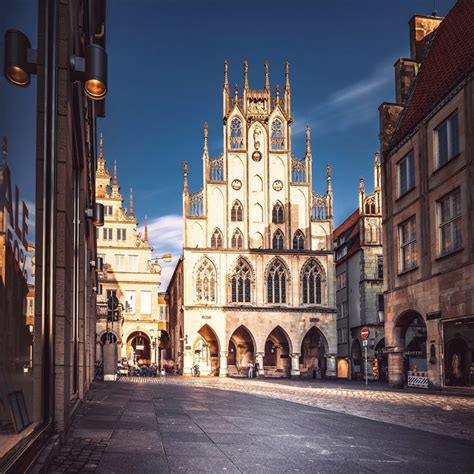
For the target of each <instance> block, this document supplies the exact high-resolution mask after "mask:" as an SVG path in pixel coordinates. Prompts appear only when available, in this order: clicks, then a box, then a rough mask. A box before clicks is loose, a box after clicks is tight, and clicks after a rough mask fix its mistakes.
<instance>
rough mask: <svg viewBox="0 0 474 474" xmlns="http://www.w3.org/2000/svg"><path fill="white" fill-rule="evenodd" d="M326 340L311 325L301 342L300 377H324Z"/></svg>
mask: <svg viewBox="0 0 474 474" xmlns="http://www.w3.org/2000/svg"><path fill="white" fill-rule="evenodd" d="M326 348H327V341H326V338H325V337H324V335H323V334H322V333H321V331H320V330H319V329H318V328H316V327H315V326H313V327H312V328H311V329H310V330H309V331H308V332H307V333H306V335H305V337H304V338H303V342H302V343H301V356H300V374H301V376H302V377H311V378H312V377H322V378H323V377H324V376H325V374H326V358H325V354H326Z"/></svg>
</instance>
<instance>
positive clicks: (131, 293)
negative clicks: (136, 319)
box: [125, 290, 137, 314]
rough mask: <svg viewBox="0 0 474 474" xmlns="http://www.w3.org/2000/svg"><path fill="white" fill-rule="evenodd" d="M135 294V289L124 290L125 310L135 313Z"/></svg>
mask: <svg viewBox="0 0 474 474" xmlns="http://www.w3.org/2000/svg"><path fill="white" fill-rule="evenodd" d="M136 298H137V296H136V291H135V290H125V312H126V313H127V314H135V311H136V302H137V299H136Z"/></svg>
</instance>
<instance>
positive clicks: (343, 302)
mask: <svg viewBox="0 0 474 474" xmlns="http://www.w3.org/2000/svg"><path fill="white" fill-rule="evenodd" d="M381 185H382V183H381V167H380V160H379V155H378V153H376V154H375V160H374V192H373V193H368V192H366V189H365V184H364V179H363V178H361V179H360V182H359V207H358V208H357V209H356V210H355V211H354V212H353V213H352V214H351V215H350V216H349V217H348V218H347V219H345V221H344V222H343V223H342V224H341V225H340V226H339V227H337V229H335V230H334V232H333V238H334V250H335V252H336V305H337V353H338V364H337V365H338V371H337V374H338V377H339V378H352V379H360V378H362V377H363V374H364V372H365V358H364V349H363V340H362V338H361V336H360V331H361V329H362V328H363V327H367V328H369V339H368V366H367V373H368V376H369V377H370V378H371V379H372V378H374V376H373V367H374V366H375V367H377V369H378V370H377V369H376V370H375V372H376V373H377V372H378V373H379V374H380V375H382V376H384V374H385V373H386V370H385V368H386V357H385V356H384V354H383V347H384V343H385V341H384V331H383V255H382V192H381V190H382V189H381ZM376 378H378V377H377V375H376Z"/></svg>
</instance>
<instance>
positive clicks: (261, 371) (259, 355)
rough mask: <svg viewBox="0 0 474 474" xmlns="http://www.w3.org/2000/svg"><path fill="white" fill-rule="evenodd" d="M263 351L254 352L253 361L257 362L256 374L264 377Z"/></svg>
mask: <svg viewBox="0 0 474 474" xmlns="http://www.w3.org/2000/svg"><path fill="white" fill-rule="evenodd" d="M263 355H264V353H263V352H257V353H256V354H255V362H258V366H259V369H258V376H259V377H265V370H264V369H263Z"/></svg>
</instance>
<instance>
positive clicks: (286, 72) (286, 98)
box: [285, 63, 291, 117]
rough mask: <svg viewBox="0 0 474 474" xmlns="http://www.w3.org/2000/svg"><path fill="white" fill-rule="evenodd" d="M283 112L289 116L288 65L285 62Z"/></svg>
mask: <svg viewBox="0 0 474 474" xmlns="http://www.w3.org/2000/svg"><path fill="white" fill-rule="evenodd" d="M285 112H286V113H287V114H288V116H289V117H291V89H290V65H289V63H286V64H285Z"/></svg>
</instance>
